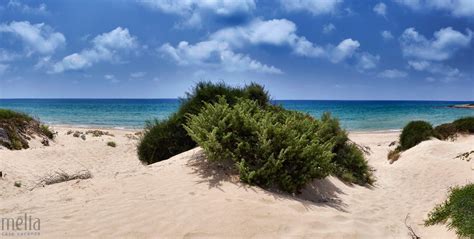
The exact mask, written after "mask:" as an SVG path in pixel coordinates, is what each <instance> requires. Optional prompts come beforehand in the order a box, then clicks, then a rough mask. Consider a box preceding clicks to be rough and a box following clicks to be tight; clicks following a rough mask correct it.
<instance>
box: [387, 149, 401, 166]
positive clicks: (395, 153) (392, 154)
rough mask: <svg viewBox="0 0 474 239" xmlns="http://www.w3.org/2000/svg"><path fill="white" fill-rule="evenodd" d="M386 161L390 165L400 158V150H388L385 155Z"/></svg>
mask: <svg viewBox="0 0 474 239" xmlns="http://www.w3.org/2000/svg"><path fill="white" fill-rule="evenodd" d="M387 158H388V160H390V163H393V162H395V161H397V160H398V159H399V158H400V149H399V148H396V149H394V150H390V151H389V152H388V155H387Z"/></svg>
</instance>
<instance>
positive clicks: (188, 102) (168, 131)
mask: <svg viewBox="0 0 474 239" xmlns="http://www.w3.org/2000/svg"><path fill="white" fill-rule="evenodd" d="M219 97H224V98H225V99H226V101H227V102H228V103H229V104H231V105H233V104H235V103H237V101H238V100H239V99H251V100H255V101H256V102H258V104H259V105H266V104H269V102H270V97H269V95H268V93H267V92H266V91H265V90H264V89H263V87H262V86H260V85H258V84H253V83H252V84H250V85H247V86H245V87H243V88H239V87H229V86H227V85H225V84H224V83H217V84H214V83H211V82H200V83H198V84H197V85H196V86H195V87H194V89H193V90H192V91H191V92H187V93H186V96H185V97H184V98H182V99H181V105H180V107H179V109H178V111H177V112H176V113H174V114H172V115H171V116H170V117H168V118H167V119H165V120H155V121H150V122H147V123H146V126H145V130H144V134H143V136H142V137H141V139H140V142H139V144H138V149H137V150H138V157H139V159H140V161H142V162H143V163H146V164H152V163H156V162H159V161H161V160H165V159H168V158H170V157H172V156H174V155H177V154H179V153H182V152H184V151H187V150H190V149H192V148H194V147H196V146H197V144H196V142H194V141H193V140H192V139H191V137H190V136H189V135H188V133H187V132H186V130H185V129H184V128H183V125H184V124H185V123H186V115H187V114H198V113H199V112H200V111H201V108H202V107H203V106H204V104H205V103H213V102H217V100H218V99H219Z"/></svg>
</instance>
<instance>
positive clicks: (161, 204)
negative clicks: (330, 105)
mask: <svg viewBox="0 0 474 239" xmlns="http://www.w3.org/2000/svg"><path fill="white" fill-rule="evenodd" d="M53 128H54V130H56V131H57V132H58V135H57V137H56V139H55V141H54V142H51V146H48V147H46V146H42V145H41V144H39V143H38V144H35V143H32V148H30V149H27V150H21V151H10V150H5V149H3V150H0V159H1V167H0V169H1V170H2V171H3V175H4V177H3V179H1V180H0V187H1V190H0V197H1V201H2V202H1V207H0V214H2V215H4V217H6V216H9V217H17V216H20V214H21V215H23V214H24V213H27V214H28V215H31V216H33V217H36V218H39V219H40V220H41V230H40V237H41V238H66V237H67V238H77V237H85V236H87V237H91V238H118V237H120V238H216V237H221V238H222V237H227V238H229V237H230V238H289V237H296V238H369V237H370V238H382V237H383V238H408V237H409V230H408V227H407V226H409V227H411V228H412V229H413V230H414V232H415V233H416V234H417V235H418V236H420V237H422V238H456V235H455V233H454V232H453V231H449V230H448V229H447V228H446V227H445V226H441V225H440V226H432V227H425V226H423V220H424V219H426V217H427V213H428V212H429V211H430V210H431V209H432V208H433V207H434V206H435V205H436V204H438V203H440V202H442V201H443V200H445V199H446V196H447V190H448V189H449V188H450V187H451V186H455V185H465V184H467V183H472V182H474V171H473V170H474V165H473V164H474V160H470V161H467V160H461V159H458V158H455V157H456V156H457V155H459V154H461V153H464V152H467V151H470V150H473V149H474V148H473V145H474V136H465V137H460V138H458V139H457V140H456V141H455V142H449V141H439V140H436V139H433V140H430V141H425V142H422V143H421V144H420V145H418V146H416V147H414V148H412V149H409V150H408V151H406V152H404V153H403V154H402V157H401V158H400V159H399V160H398V161H397V162H395V163H393V164H390V163H389V162H388V161H387V152H388V151H389V149H390V148H392V147H394V146H389V145H390V143H391V142H393V141H395V140H397V137H398V134H399V133H398V132H372V133H371V132H354V133H351V134H350V138H351V139H352V140H353V141H355V142H357V143H358V144H360V145H363V146H368V147H370V155H367V158H368V160H369V164H370V165H371V166H372V167H373V168H374V169H375V176H376V179H377V182H376V183H375V186H374V187H371V188H367V187H360V186H351V185H346V184H344V183H342V182H341V181H339V180H338V179H337V178H334V177H330V178H328V179H325V180H315V181H314V182H313V183H311V184H310V185H308V187H307V188H305V189H304V190H303V192H302V193H301V194H300V195H296V196H291V195H288V194H282V193H276V192H270V191H266V190H263V189H261V188H259V187H253V186H247V185H244V184H241V183H239V182H238V180H237V179H236V177H233V176H229V175H227V174H225V173H224V172H216V170H215V169H214V168H213V167H212V166H209V165H208V164H207V163H205V162H203V161H202V160H200V159H202V157H204V156H203V154H202V150H201V149H199V148H196V149H193V150H190V151H188V152H185V153H182V154H180V155H177V156H175V157H173V158H171V159H169V160H165V161H162V162H159V163H156V164H153V165H149V166H144V165H142V164H141V163H140V161H139V160H138V158H137V155H136V144H137V142H138V141H137V139H136V136H135V134H134V133H135V131H130V130H117V129H109V130H107V131H109V132H110V133H111V134H113V136H101V137H92V136H87V138H86V140H82V139H81V138H79V137H73V136H72V134H69V135H68V134H67V132H68V131H70V130H74V131H75V130H79V131H86V130H87V129H84V128H70V127H65V126H56V127H53ZM108 141H114V142H116V144H117V147H115V148H113V147H109V146H107V145H106V143H107V142H108ZM81 170H88V171H90V172H91V174H92V178H90V179H85V180H72V181H68V182H63V183H58V184H52V185H46V186H42V185H40V184H38V183H39V181H41V179H42V178H44V177H46V176H48V175H51V174H54V173H55V172H63V171H64V172H67V173H71V174H72V173H75V172H79V171H81ZM16 181H19V182H21V187H15V186H14V183H15V182H16Z"/></svg>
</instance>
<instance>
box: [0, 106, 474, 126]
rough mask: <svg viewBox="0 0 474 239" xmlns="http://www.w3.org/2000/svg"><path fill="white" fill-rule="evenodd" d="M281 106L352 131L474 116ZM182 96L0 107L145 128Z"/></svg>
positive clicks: (58, 119) (423, 109)
mask: <svg viewBox="0 0 474 239" xmlns="http://www.w3.org/2000/svg"><path fill="white" fill-rule="evenodd" d="M275 103H276V104H281V105H283V107H285V108H287V109H292V110H298V111H302V112H307V113H309V114H311V115H313V116H315V117H319V116H321V114H322V113H323V112H327V111H329V112H331V113H332V114H333V115H334V116H336V117H337V118H339V120H340V121H341V124H342V125H343V127H345V128H346V129H348V130H358V131H363V130H392V129H400V128H402V127H403V126H404V125H405V124H406V123H407V122H408V121H410V120H426V121H429V122H431V123H432V124H434V125H437V124H441V123H446V122H451V121H453V120H455V119H457V118H459V117H463V116H474V110H472V109H454V108H448V107H447V106H449V105H453V104H465V103H473V102H459V101H457V102H453V101H451V102H449V101H320V100H277V101H275ZM179 104H180V103H179V100H177V99H0V108H8V109H13V110H18V111H22V112H26V113H29V114H31V115H33V116H36V117H38V118H40V119H41V120H42V121H43V122H46V123H49V124H69V125H78V126H96V127H117V128H142V127H143V126H144V123H145V121H146V120H152V119H154V118H157V119H164V118H166V117H167V116H168V115H170V114H171V113H172V112H174V111H175V110H176V109H177V108H178V107H179Z"/></svg>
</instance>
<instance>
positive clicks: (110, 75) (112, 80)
mask: <svg viewBox="0 0 474 239" xmlns="http://www.w3.org/2000/svg"><path fill="white" fill-rule="evenodd" d="M104 78H105V79H106V80H108V81H110V83H114V84H116V83H119V82H120V80H119V79H117V77H115V75H112V74H107V75H104Z"/></svg>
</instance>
